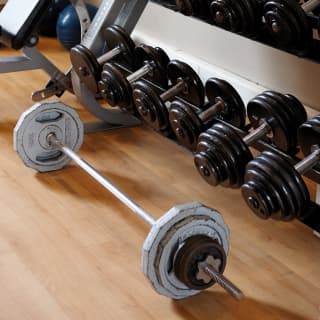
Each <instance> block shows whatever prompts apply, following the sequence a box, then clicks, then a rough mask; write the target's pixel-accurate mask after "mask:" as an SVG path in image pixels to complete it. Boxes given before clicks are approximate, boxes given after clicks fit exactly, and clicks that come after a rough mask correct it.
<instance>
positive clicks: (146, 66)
mask: <svg viewBox="0 0 320 320" xmlns="http://www.w3.org/2000/svg"><path fill="white" fill-rule="evenodd" d="M134 56H135V65H136V67H137V68H139V69H138V70H137V71H135V72H134V73H132V74H129V75H128V74H127V73H126V72H125V71H124V70H122V69H121V68H120V67H119V66H116V65H114V64H111V63H106V64H105V65H104V67H103V71H102V74H101V81H99V90H100V93H101V95H102V97H103V98H104V99H105V101H107V102H108V104H109V105H110V106H119V107H120V108H122V109H126V110H132V109H133V101H132V84H133V83H135V82H136V81H138V80H139V79H141V78H144V79H147V80H148V81H150V82H152V83H154V84H156V85H159V86H160V87H162V88H166V87H167V86H168V77H167V72H166V67H167V64H168V63H169V58H168V56H167V54H166V53H165V52H164V51H163V50H162V49H161V48H158V47H156V48H153V47H150V46H147V45H145V44H141V45H139V46H137V47H136V48H135V50H134Z"/></svg>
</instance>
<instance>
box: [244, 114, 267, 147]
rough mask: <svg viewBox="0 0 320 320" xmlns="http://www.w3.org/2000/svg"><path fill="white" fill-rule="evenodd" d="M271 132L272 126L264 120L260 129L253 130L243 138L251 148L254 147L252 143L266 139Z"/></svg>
mask: <svg viewBox="0 0 320 320" xmlns="http://www.w3.org/2000/svg"><path fill="white" fill-rule="evenodd" d="M270 132H272V128H271V126H270V124H269V123H268V122H267V121H265V120H263V121H262V122H261V125H260V126H259V127H258V128H256V129H254V130H252V131H251V132H250V133H249V134H247V135H246V136H245V137H244V138H243V141H244V143H245V144H246V145H247V146H250V145H252V143H254V142H255V141H257V140H259V139H260V138H262V137H264V136H265V135H267V134H268V133H270Z"/></svg>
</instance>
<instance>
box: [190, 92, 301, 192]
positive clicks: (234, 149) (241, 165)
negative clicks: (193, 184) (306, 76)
mask: <svg viewBox="0 0 320 320" xmlns="http://www.w3.org/2000/svg"><path fill="white" fill-rule="evenodd" d="M247 113H248V118H249V120H250V123H251V125H252V127H253V131H252V132H250V133H249V134H248V135H247V136H245V137H244V138H242V137H241V136H240V135H238V134H237V132H236V131H235V130H234V129H232V128H231V127H230V126H228V125H227V124H223V123H217V124H214V125H213V126H212V127H211V128H210V129H208V130H207V131H206V132H204V133H202V134H201V135H200V137H199V142H198V146H197V151H196V153H195V155H194V163H195V166H196V168H197V170H198V172H199V173H200V175H201V176H202V178H203V179H204V180H205V181H206V182H207V183H208V184H210V185H213V186H216V185H222V186H224V187H228V188H239V187H240V186H241V185H242V183H243V177H244V173H245V167H246V165H247V163H248V162H250V161H251V160H252V154H251V151H250V149H249V146H251V145H253V144H254V142H256V141H258V140H260V139H264V140H266V141H267V142H268V143H270V144H272V145H274V146H275V147H277V148H279V149H280V150H282V151H284V152H287V153H288V154H295V153H296V151H297V150H296V146H297V130H298V128H299V126H300V125H301V124H302V123H303V122H304V121H305V120H306V118H307V115H306V111H305V109H304V107H303V106H302V104H301V103H300V102H299V101H298V99H296V98H295V97H293V96H292V95H289V94H286V95H283V94H281V93H278V92H274V91H265V92H263V93H262V94H260V95H258V96H256V97H255V98H253V99H252V100H251V101H250V102H249V103H248V106H247Z"/></svg>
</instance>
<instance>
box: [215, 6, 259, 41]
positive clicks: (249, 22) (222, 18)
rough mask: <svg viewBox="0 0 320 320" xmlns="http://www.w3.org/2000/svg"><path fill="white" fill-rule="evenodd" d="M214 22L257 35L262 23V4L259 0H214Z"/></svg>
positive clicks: (234, 30)
mask: <svg viewBox="0 0 320 320" xmlns="http://www.w3.org/2000/svg"><path fill="white" fill-rule="evenodd" d="M210 15H211V21H212V22H213V24H215V25H217V26H219V27H221V28H223V29H226V30H229V31H232V32H237V33H241V34H244V35H247V36H251V37H256V35H257V33H258V31H259V25H260V24H261V5H260V4H259V2H258V1H257V0H237V1H235V0H214V1H212V2H211V5H210Z"/></svg>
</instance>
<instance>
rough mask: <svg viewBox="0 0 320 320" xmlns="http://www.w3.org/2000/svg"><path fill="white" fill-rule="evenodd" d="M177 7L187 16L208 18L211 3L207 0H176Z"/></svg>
mask: <svg viewBox="0 0 320 320" xmlns="http://www.w3.org/2000/svg"><path fill="white" fill-rule="evenodd" d="M176 8H177V10H178V11H179V12H181V13H182V14H184V15H186V16H197V17H200V18H206V17H207V16H208V11H209V10H208V9H209V4H208V1H207V0H176Z"/></svg>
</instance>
